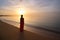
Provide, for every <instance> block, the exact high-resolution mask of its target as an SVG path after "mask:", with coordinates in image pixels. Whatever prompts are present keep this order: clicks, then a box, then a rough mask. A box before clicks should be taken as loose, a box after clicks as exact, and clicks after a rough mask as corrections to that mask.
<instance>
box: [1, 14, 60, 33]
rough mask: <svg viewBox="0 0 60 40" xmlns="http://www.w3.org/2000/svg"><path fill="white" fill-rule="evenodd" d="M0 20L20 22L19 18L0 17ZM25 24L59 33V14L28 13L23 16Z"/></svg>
mask: <svg viewBox="0 0 60 40" xmlns="http://www.w3.org/2000/svg"><path fill="white" fill-rule="evenodd" d="M0 19H6V20H10V21H15V22H18V23H19V22H20V16H18V15H16V16H2V17H0ZM24 20H25V24H27V25H30V26H31V27H42V28H46V29H50V30H55V31H59V32H60V13H35V14H34V13H30V14H27V15H24Z"/></svg>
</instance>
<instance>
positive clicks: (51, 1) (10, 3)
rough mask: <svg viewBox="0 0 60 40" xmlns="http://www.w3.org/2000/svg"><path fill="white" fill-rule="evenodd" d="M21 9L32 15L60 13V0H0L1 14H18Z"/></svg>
mask: <svg viewBox="0 0 60 40" xmlns="http://www.w3.org/2000/svg"><path fill="white" fill-rule="evenodd" d="M20 7H21V8H23V9H24V10H26V11H28V12H32V13H34V12H38V13H40V12H59V11H60V0H22V2H21V1H20V0H0V14H11V12H12V13H16V11H17V10H18V9H20ZM3 12H4V13H3Z"/></svg>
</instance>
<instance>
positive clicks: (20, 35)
mask: <svg viewBox="0 0 60 40" xmlns="http://www.w3.org/2000/svg"><path fill="white" fill-rule="evenodd" d="M0 40H60V39H59V38H49V37H45V36H41V35H38V34H35V33H32V32H30V31H26V30H24V32H20V31H19V28H17V27H15V26H13V25H10V24H7V23H5V22H2V21H1V20H0Z"/></svg>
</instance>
